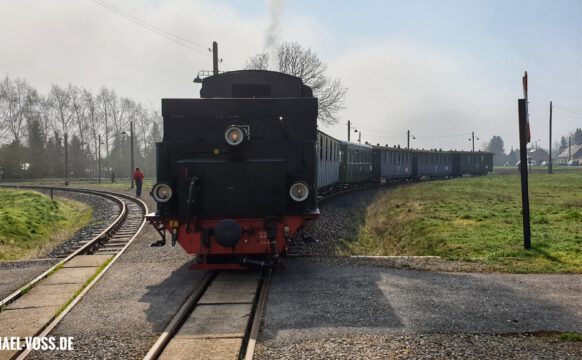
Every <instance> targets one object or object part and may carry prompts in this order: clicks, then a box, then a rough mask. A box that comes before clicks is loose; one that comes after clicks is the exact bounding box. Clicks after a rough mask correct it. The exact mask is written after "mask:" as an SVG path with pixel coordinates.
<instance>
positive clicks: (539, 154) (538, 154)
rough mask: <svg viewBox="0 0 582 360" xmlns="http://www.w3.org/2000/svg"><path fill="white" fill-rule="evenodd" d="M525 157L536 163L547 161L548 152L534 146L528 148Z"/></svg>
mask: <svg viewBox="0 0 582 360" xmlns="http://www.w3.org/2000/svg"><path fill="white" fill-rule="evenodd" d="M527 157H528V159H529V160H531V161H535V162H536V163H537V164H541V162H542V161H548V160H549V158H548V152H547V151H546V150H543V149H540V148H536V149H529V150H528V152H527Z"/></svg>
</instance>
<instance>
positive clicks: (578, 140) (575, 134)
mask: <svg viewBox="0 0 582 360" xmlns="http://www.w3.org/2000/svg"><path fill="white" fill-rule="evenodd" d="M570 141H571V145H572V146H574V145H580V144H582V129H580V128H577V129H576V130H573V131H571V132H570V133H569V134H568V135H565V136H562V137H561V138H560V140H559V141H556V142H555V143H554V144H553V145H552V158H555V157H557V156H558V155H559V154H560V153H561V152H563V151H564V150H566V149H568V146H569V145H570V144H569V142H570ZM484 150H485V151H489V152H492V153H494V154H495V155H494V156H493V165H494V166H501V165H505V164H509V165H515V164H516V163H517V162H518V161H519V149H515V150H514V149H511V151H509V153H508V154H506V153H505V147H504V142H503V138H501V136H497V135H496V136H493V137H492V138H491V140H489V141H488V142H487V143H486V144H485V145H484ZM543 150H544V151H547V149H543Z"/></svg>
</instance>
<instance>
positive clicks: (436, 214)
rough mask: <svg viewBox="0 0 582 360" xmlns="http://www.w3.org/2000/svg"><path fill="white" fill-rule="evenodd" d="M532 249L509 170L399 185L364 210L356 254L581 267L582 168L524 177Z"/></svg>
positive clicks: (519, 268)
mask: <svg viewBox="0 0 582 360" xmlns="http://www.w3.org/2000/svg"><path fill="white" fill-rule="evenodd" d="M529 185H530V186H529V187H530V208H531V219H532V221H531V227H532V249H531V250H529V251H528V250H524V249H523V233H522V215H521V188H520V180H519V177H518V175H517V173H515V174H505V175H500V174H490V175H488V176H484V177H473V178H463V179H454V180H442V181H432V182H425V183H420V184H413V185H407V186H400V187H398V188H396V189H394V190H393V191H389V192H387V193H386V194H385V195H384V196H382V197H380V198H378V199H377V200H376V201H375V202H374V203H372V204H371V205H370V206H368V208H367V212H366V214H365V216H364V217H363V218H362V219H361V223H360V225H359V229H358V230H359V236H358V238H357V239H349V240H344V242H343V244H342V247H341V249H339V251H340V252H341V253H343V254H359V255H437V256H441V257H443V258H446V259H450V260H464V261H470V262H477V263H479V264H485V265H486V267H487V268H488V269H490V270H491V271H503V272H505V271H508V272H537V273H545V272H548V273H551V272H575V273H580V272H582V172H567V173H560V174H553V175H548V174H532V175H531V176H530V184H529Z"/></svg>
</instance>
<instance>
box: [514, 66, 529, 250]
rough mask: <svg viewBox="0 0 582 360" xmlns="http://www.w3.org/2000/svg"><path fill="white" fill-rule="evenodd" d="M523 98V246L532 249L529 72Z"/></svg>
mask: <svg viewBox="0 0 582 360" xmlns="http://www.w3.org/2000/svg"><path fill="white" fill-rule="evenodd" d="M522 82H523V95H524V96H523V99H518V100H517V104H518V114H519V157H520V164H521V165H520V169H519V170H520V173H521V206H522V216H523V247H524V248H525V249H526V250H529V249H531V228H530V216H529V189H528V188H529V186H528V178H527V143H528V141H529V139H528V137H529V136H528V135H529V134H528V129H529V128H528V127H529V124H528V123H529V121H528V111H527V107H528V106H527V72H525V74H524V76H523V79H522Z"/></svg>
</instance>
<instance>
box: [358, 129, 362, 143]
mask: <svg viewBox="0 0 582 360" xmlns="http://www.w3.org/2000/svg"><path fill="white" fill-rule="evenodd" d="M358 142H359V143H360V144H361V143H362V132H361V131H360V132H358Z"/></svg>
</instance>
